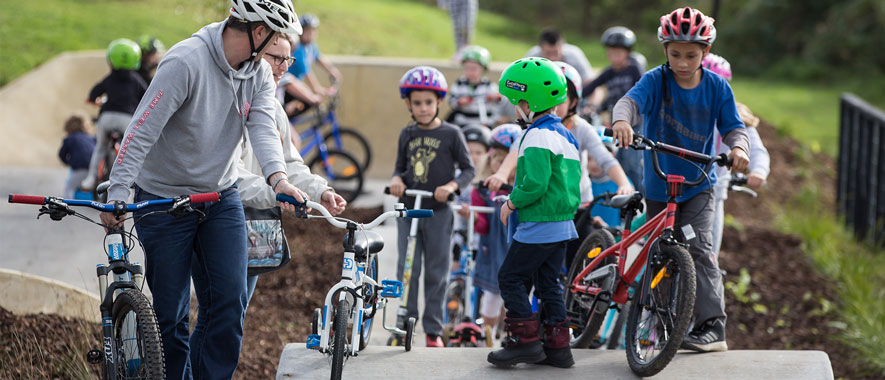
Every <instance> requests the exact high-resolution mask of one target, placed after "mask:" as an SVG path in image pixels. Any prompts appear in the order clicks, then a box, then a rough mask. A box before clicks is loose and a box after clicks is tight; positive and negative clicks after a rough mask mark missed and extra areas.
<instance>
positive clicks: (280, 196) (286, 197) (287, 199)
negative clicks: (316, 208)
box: [277, 194, 301, 206]
mask: <svg viewBox="0 0 885 380" xmlns="http://www.w3.org/2000/svg"><path fill="white" fill-rule="evenodd" d="M277 200H278V201H280V202H289V203H291V204H293V205H296V206H301V202H298V201H296V200H295V198H294V197H292V196H291V195H286V194H277Z"/></svg>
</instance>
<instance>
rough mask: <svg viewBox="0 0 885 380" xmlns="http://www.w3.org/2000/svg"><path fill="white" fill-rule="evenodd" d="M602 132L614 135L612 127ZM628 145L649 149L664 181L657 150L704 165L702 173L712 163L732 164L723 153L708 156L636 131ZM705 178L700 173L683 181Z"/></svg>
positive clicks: (691, 182)
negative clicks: (649, 137)
mask: <svg viewBox="0 0 885 380" xmlns="http://www.w3.org/2000/svg"><path fill="white" fill-rule="evenodd" d="M604 134H605V135H606V136H609V137H611V136H613V135H614V131H613V130H612V129H606V130H605V133H604ZM630 147H631V148H633V149H636V150H651V161H652V164H653V166H654V170H655V174H657V176H658V177H659V178H660V179H662V180H664V181H666V180H667V174H665V173H664V171H663V170H661V165H660V164H659V163H658V155H657V153H658V152H660V153H664V154H668V155H671V156H674V157H678V158H681V159H683V160H686V161H691V162H696V163H698V164H701V165H704V169H703V172H704V173H706V172H708V171H710V168H711V167H713V164H719V165H721V166H731V164H732V160H731V158H728V155H726V154H725V153H722V154H720V155H718V156H708V155H706V154H703V153H699V152H695V151H693V150H688V149H685V148H680V147H678V146H674V145H670V144H665V143H661V142H654V141H652V140H650V139H648V138H646V137H645V136H642V135H640V134H637V133H634V134H633V142H632V143H631V144H630ZM705 178H706V176H705V175H701V176H700V177H698V178H697V179H695V180H694V181H685V186H697V185H700V184H701V182H703V181H704V179H705Z"/></svg>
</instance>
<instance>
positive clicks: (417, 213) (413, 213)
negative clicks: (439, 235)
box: [406, 209, 433, 218]
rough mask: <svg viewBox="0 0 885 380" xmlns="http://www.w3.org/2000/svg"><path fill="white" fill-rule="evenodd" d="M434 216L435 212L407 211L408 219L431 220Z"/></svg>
mask: <svg viewBox="0 0 885 380" xmlns="http://www.w3.org/2000/svg"><path fill="white" fill-rule="evenodd" d="M432 216H433V210H423V209H418V210H406V218H430V217H432Z"/></svg>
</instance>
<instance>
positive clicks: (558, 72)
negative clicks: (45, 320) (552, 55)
mask: <svg viewBox="0 0 885 380" xmlns="http://www.w3.org/2000/svg"><path fill="white" fill-rule="evenodd" d="M566 89H567V87H566V83H565V75H563V73H562V69H560V68H559V66H557V65H556V64H555V63H553V62H550V60H548V59H546V58H538V57H529V58H522V59H518V60H516V62H513V63H511V64H510V66H509V67H507V69H506V70H504V72H503V73H502V74H501V80H499V81H498V91H499V92H500V93H501V95H503V96H505V97H506V98H507V99H508V100H510V103H513V105H517V104H519V101H520V100H525V101H526V102H527V103H528V104H529V110H531V111H532V112H542V111H546V110H548V109H550V108H553V107H554V106H556V105H558V104H560V103H562V102H564V101H565V99H566V97H567V96H568V92H567V91H566Z"/></svg>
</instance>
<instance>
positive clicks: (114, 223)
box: [98, 212, 123, 230]
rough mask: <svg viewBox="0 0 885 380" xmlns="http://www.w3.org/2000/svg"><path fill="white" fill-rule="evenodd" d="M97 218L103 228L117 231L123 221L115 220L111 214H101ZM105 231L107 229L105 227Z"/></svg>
mask: <svg viewBox="0 0 885 380" xmlns="http://www.w3.org/2000/svg"><path fill="white" fill-rule="evenodd" d="M98 218H99V219H101V224H104V225H105V226H110V227H114V228H118V229H122V228H123V219H122V217H121V218H117V217H116V216H115V215H114V213H112V212H102V213H99V214H98ZM105 230H107V227H105Z"/></svg>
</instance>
